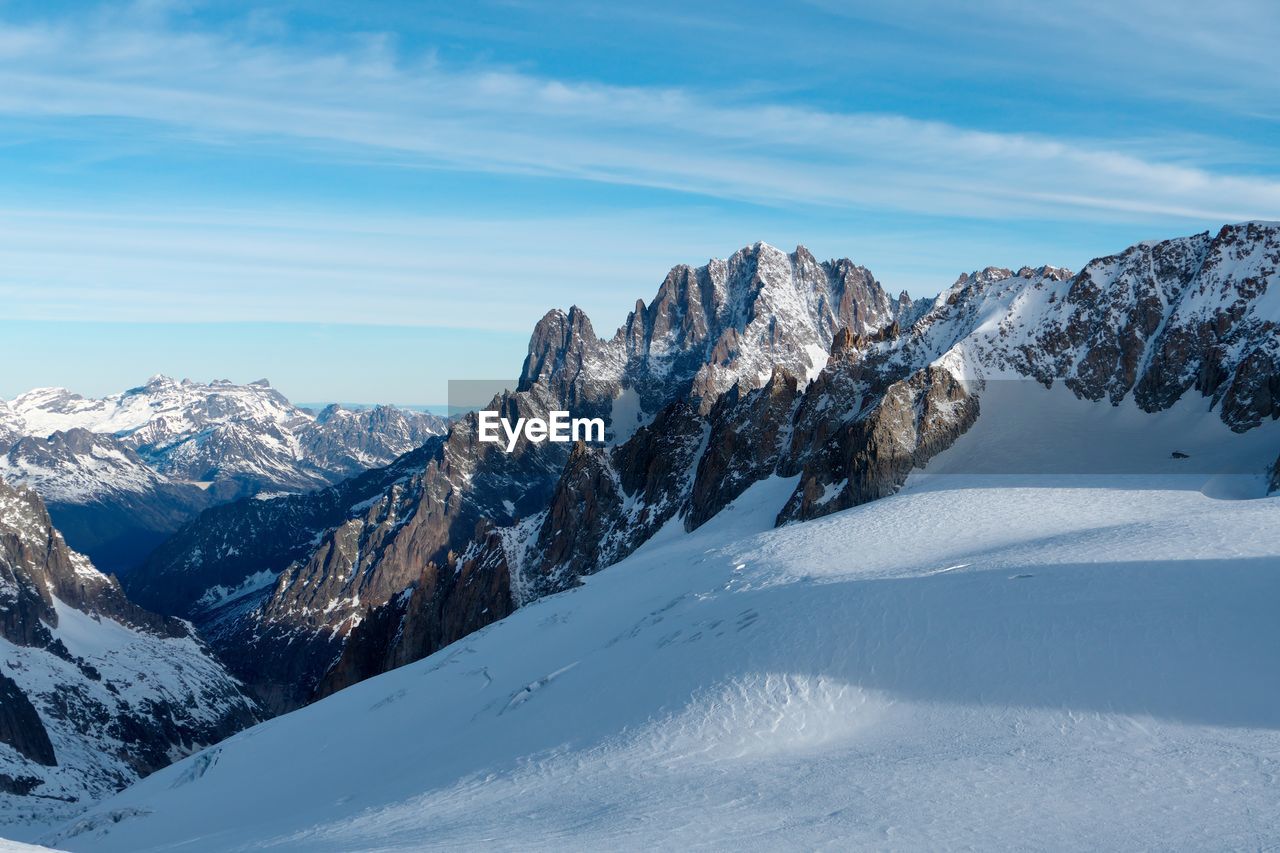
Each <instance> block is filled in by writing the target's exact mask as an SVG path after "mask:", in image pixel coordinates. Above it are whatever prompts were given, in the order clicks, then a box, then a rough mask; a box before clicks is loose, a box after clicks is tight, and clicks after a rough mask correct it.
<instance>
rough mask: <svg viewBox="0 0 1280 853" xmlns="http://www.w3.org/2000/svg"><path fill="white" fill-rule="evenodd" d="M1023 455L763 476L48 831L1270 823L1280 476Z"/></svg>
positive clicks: (1234, 839)
mask: <svg viewBox="0 0 1280 853" xmlns="http://www.w3.org/2000/svg"><path fill="white" fill-rule="evenodd" d="M1025 482H1026V481H1025V478H1017V477H1005V478H998V477H985V478H979V479H975V480H973V482H972V483H970V484H969V485H965V481H964V479H963V478H961V477H955V476H953V477H932V478H925V477H916V478H915V479H914V480H913V481H911V482H910V483H909V484H908V486H907V488H906V489H905V490H904V491H903V492H902V493H900V494H899V495H897V496H894V497H891V498H886V499H884V500H881V501H877V502H875V503H872V504H869V505H866V506H863V507H859V508H856V509H853V510H849V511H846V512H842V513H838V514H835V515H832V516H828V517H826V518H823V519H819V520H817V521H813V522H807V523H804V524H795V525H789V526H786V527H783V528H779V529H770V527H771V525H772V522H773V518H774V515H775V514H776V512H777V509H778V507H779V506H780V505H781V503H782V502H783V500H785V497H786V495H787V494H788V493H789V491H790V489H791V488H792V487H793V486H794V482H793V481H790V480H778V479H775V480H771V481H767V482H765V483H761V484H757V485H756V486H754V487H752V489H751V490H750V491H749V492H748V493H747V494H746V495H744V496H742V497H741V498H739V499H738V500H737V501H735V507H736V509H735V511H734V512H726V513H722V514H721V515H720V516H718V517H717V518H715V519H713V520H712V521H711V522H709V523H708V524H707V525H705V526H704V527H703V528H701V529H700V530H699V531H697V532H695V533H693V534H690V535H686V536H679V535H673V536H664V537H661V539H660V540H659V541H655V542H653V543H650V544H649V545H646V546H645V547H643V548H642V549H641V550H640V551H638V552H637V553H636V554H635V555H633V556H632V557H630V558H629V559H627V560H625V561H624V562H623V563H620V564H619V565H617V566H615V567H613V568H610V569H608V570H606V571H604V572H602V573H600V574H599V575H595V576H592V577H591V578H589V579H588V581H587V583H586V584H585V585H584V586H583V587H581V588H579V589H575V590H573V591H571V592H568V593H563V594H560V595H556V596H552V597H550V598H547V599H543V600H541V601H539V602H536V603H534V604H532V605H530V606H528V607H525V608H523V609H521V610H519V611H517V612H516V613H515V614H514V615H513V616H511V617H509V618H508V619H506V620H504V621H503V622H501V623H498V624H496V625H494V626H491V627H490V628H488V629H486V630H484V631H482V632H479V633H478V634H475V635H472V636H471V637H468V638H467V639H466V640H465V641H463V642H462V643H460V644H455V645H454V646H452V647H450V648H448V649H446V650H443V651H442V652H441V653H439V654H437V655H434V656H432V657H431V658H428V659H427V660H424V661H421V662H419V663H417V664H413V665H410V666H407V667H405V668H403V669H400V670H396V671H394V672H391V673H388V674H386V675H383V676H380V677H378V678H375V679H372V680H370V681H367V682H364V683H362V684H359V685H357V686H355V687H352V688H350V689H348V690H346V691H343V692H342V693H339V694H337V695H335V696H333V697H330V698H329V699H326V700H324V701H322V702H320V703H318V704H316V705H313V706H311V707H309V708H305V709H303V710H301V711H298V712H295V713H293V714H289V715H287V716H285V717H281V718H278V719H275V720H272V721H270V722H268V723H265V724H263V725H261V726H258V727H256V728H254V729H251V730H249V731H247V732H244V733H242V734H240V735H237V736H235V737H233V738H231V739H230V740H228V741H226V742H224V743H222V744H221V745H219V747H218V748H217V750H218V751H217V753H216V756H215V758H214V759H212V760H211V759H209V758H207V757H205V758H203V759H202V758H201V756H200V755H197V756H195V757H193V758H191V759H187V760H185V761H183V762H180V763H178V764H176V765H174V766H173V767H170V768H167V769H165V770H163V771H160V772H159V773H156V774H155V775H153V776H151V777H149V778H148V779H146V780H143V782H141V783H139V784H138V785H136V786H134V787H133V788H131V789H129V790H127V791H125V792H123V793H122V794H120V795H119V796H117V797H115V798H113V799H111V800H108V801H106V802H104V803H102V804H100V805H99V806H97V807H96V808H94V809H92V810H90V812H89V813H88V815H86V816H85V817H84V818H82V820H81V822H80V823H79V824H78V825H77V824H76V823H75V822H73V823H72V824H70V825H69V826H67V827H63V828H61V829H59V830H58V831H56V832H54V833H50V834H47V835H46V836H45V837H44V838H43V839H42V840H43V841H44V843H48V844H52V845H53V846H57V847H59V848H64V849H68V850H85V851H97V850H102V851H108V850H129V851H143V850H159V849H174V848H176V849H182V850H191V851H198V850H210V851H213V850H217V851H223V850H256V849H268V850H289V851H292V850H297V851H347V850H388V851H389V850H421V849H448V850H466V849H495V848H496V849H535V848H560V849H563V848H564V847H565V846H568V845H573V846H575V847H581V848H584V849H606V848H607V849H638V848H651V847H653V846H654V845H655V843H657V844H659V845H660V846H663V847H671V848H717V849H723V848H726V847H735V848H742V849H776V848H779V847H782V848H802V849H850V848H863V847H870V848H894V849H901V848H908V849H953V848H974V847H976V848H986V849H990V848H1008V847H1018V848H1023V849H1056V848H1062V847H1064V846H1065V847H1070V848H1075V849H1087V848H1105V849H1137V848H1152V847H1157V848H1170V847H1175V848H1179V849H1238V848H1249V849H1262V848H1265V847H1266V846H1267V845H1269V844H1273V843H1274V840H1275V839H1276V838H1277V837H1280V782H1278V773H1280V676H1278V675H1277V669H1276V666H1275V652H1276V649H1277V648H1280V620H1277V619H1276V618H1275V605H1276V602H1277V601H1280V498H1275V497H1273V498H1265V499H1257V500H1235V501H1225V500H1217V499H1214V498H1212V497H1209V496H1207V495H1205V494H1202V493H1201V492H1200V491H1198V490H1196V489H1195V488H1192V487H1190V486H1189V484H1188V482H1187V478H1185V477H1184V478H1180V479H1169V478H1163V479H1162V478H1159V477H1154V476H1147V477H1130V478H1118V477H1100V478H1094V479H1082V478H1075V479H1071V478H1058V479H1057V480H1055V481H1054V482H1055V485H1053V486H1041V487H1031V486H1028V485H1026V484H1025ZM459 656H461V657H459ZM463 661H465V666H457V665H451V664H457V663H462V662H463ZM202 755H204V756H208V755H209V753H208V752H206V753H203V754H202ZM116 818H118V822H116Z"/></svg>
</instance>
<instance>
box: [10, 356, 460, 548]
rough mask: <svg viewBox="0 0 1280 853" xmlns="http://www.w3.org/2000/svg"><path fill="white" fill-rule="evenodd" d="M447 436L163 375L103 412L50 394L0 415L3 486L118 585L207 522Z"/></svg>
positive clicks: (429, 420) (409, 418)
mask: <svg viewBox="0 0 1280 853" xmlns="http://www.w3.org/2000/svg"><path fill="white" fill-rule="evenodd" d="M444 429H445V423H444V421H443V420H442V419H440V418H437V417H435V416H434V415H428V414H423V413H417V412H406V411H402V410H400V409H395V408H392V407H388V406H379V407H375V408H372V409H365V410H360V411H352V410H347V409H343V408H341V407H340V406H336V405H335V406H329V407H328V408H326V409H324V410H323V411H322V412H320V413H319V415H315V416H313V415H312V414H311V413H310V412H308V411H306V410H303V409H299V408H297V407H296V406H294V405H292V404H291V403H290V402H289V401H288V400H287V399H285V397H284V396H283V395H282V394H280V393H279V392H278V391H276V390H274V389H273V388H271V387H270V385H269V384H268V383H267V382H266V380H260V381H258V382H255V383H252V384H249V385H234V384H232V383H230V382H225V381H218V382H212V383H209V384H201V383H196V382H191V381H190V380H183V381H181V382H177V381H175V380H172V379H169V378H168V377H164V376H156V377H153V378H152V379H151V380H149V381H148V382H147V383H146V384H145V385H143V386H140V387H138V388H132V389H130V390H128V391H125V392H123V393H121V394H114V395H111V396H108V397H104V398H101V399H89V398H85V397H81V396H79V395H77V394H73V393H71V392H70V391H67V390H66V389H62V388H42V389H36V390H34V391H30V392H28V393H26V394H23V395H21V396H20V397H18V398H16V399H15V400H13V401H12V403H4V404H3V406H0V476H4V477H6V478H8V479H9V480H10V481H11V482H14V483H23V484H25V485H29V486H31V487H32V488H34V489H36V490H37V491H38V492H39V493H40V494H41V496H42V497H43V498H44V499H45V501H46V502H47V504H48V505H49V509H50V512H52V514H53V516H54V518H55V520H56V521H57V523H58V525H59V527H60V529H62V530H63V533H64V535H65V536H67V538H68V540H69V541H70V542H71V543H72V545H73V546H75V547H76V548H78V549H80V550H82V551H84V552H85V553H87V554H88V555H89V556H90V557H91V558H92V559H93V560H94V561H95V563H97V564H98V565H101V566H102V567H104V568H106V569H108V570H111V571H120V572H123V571H127V570H129V569H132V568H133V567H134V566H136V565H137V564H138V563H139V562H141V561H142V559H143V557H145V556H146V555H147V553H149V552H150V551H151V550H152V549H153V548H154V547H155V546H156V545H158V544H159V543H160V542H162V541H163V540H164V539H166V538H168V537H169V536H170V535H172V534H173V533H174V532H175V531H176V530H177V529H178V527H180V526H181V525H182V524H183V523H184V522H185V521H187V520H189V519H191V518H192V517H194V516H195V515H196V514H198V513H199V512H200V511H201V510H203V509H206V508H208V507H210V506H214V505H216V504H220V503H225V502H227V501H230V500H235V499H236V498H239V497H243V496H248V495H254V494H259V493H281V492H305V491H311V490H314V489H317V488H322V487H324V486H326V485H330V484H332V483H335V482H338V481H339V480H342V479H344V478H345V477H348V476H351V475H352V474H356V473H358V472H360V471H363V470H366V469H368V468H374V467H379V466H383V465H387V464H388V463H390V462H391V461H392V460H394V459H395V458H397V457H398V456H400V455H402V454H404V453H406V452H408V451H410V450H412V449H413V448H415V447H418V446H420V445H421V444H422V443H423V442H425V441H426V440H427V439H428V438H429V437H430V436H432V435H436V434H439V433H442V432H444Z"/></svg>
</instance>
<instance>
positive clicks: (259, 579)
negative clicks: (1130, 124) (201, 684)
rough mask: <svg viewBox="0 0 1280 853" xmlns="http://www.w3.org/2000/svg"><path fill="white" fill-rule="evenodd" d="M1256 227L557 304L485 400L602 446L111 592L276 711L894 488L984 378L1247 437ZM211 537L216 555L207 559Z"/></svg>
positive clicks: (1260, 234)
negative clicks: (957, 263)
mask: <svg viewBox="0 0 1280 853" xmlns="http://www.w3.org/2000/svg"><path fill="white" fill-rule="evenodd" d="M1278 232H1280V229H1278V228H1277V226H1275V225H1263V224H1256V223H1255V224H1245V225H1239V226H1228V227H1227V228H1224V229H1222V231H1221V232H1220V233H1218V234H1217V235H1210V234H1200V235H1196V236H1193V237H1187V238H1180V239H1176V240H1169V241H1164V242H1161V243H1146V244H1141V245H1139V246H1135V247H1133V248H1131V249H1129V250H1126V251H1125V252H1123V253H1121V254H1119V255H1115V256H1109V257H1106V258H1100V259H1097V260H1095V261H1092V262H1091V263H1090V264H1088V265H1087V266H1086V267H1085V268H1084V270H1082V271H1081V272H1080V273H1078V274H1073V273H1071V272H1069V271H1067V270H1062V269H1058V268H1053V267H1040V268H1035V269H1033V268H1023V269H1021V270H1018V271H1017V272H1014V271H1011V270H1007V269H1002V268H988V269H985V270H982V271H980V272H975V273H972V274H968V275H964V276H961V277H960V279H959V280H957V282H956V283H955V284H954V285H952V286H951V287H950V288H947V289H946V290H944V291H943V292H942V293H941V294H940V295H939V296H938V297H937V299H935V300H931V301H919V302H913V301H912V300H910V299H909V298H907V297H906V296H905V295H903V296H901V297H898V298H897V299H895V298H892V297H890V296H889V295H888V294H887V293H886V292H885V291H884V289H883V288H882V287H881V286H880V285H879V284H878V283H877V282H876V281H875V279H874V277H873V276H872V275H871V274H870V273H869V272H867V271H866V270H865V269H864V268H862V267H858V266H856V265H854V264H852V263H850V262H848V261H836V262H826V263H818V262H816V260H815V259H814V258H813V257H812V256H811V255H810V254H809V253H808V252H807V251H806V250H804V249H798V250H797V251H796V252H794V253H792V254H789V255H788V254H785V253H783V252H780V251H778V250H776V249H773V248H772V247H769V246H766V245H763V244H757V245H755V246H751V247H748V248H746V249H743V250H741V251H739V252H737V253H735V254H734V255H733V256H731V257H730V259H729V260H727V261H712V262H711V263H709V264H708V265H706V266H704V267H700V268H696V269H695V268H690V267H683V266H681V267H676V268H675V269H673V270H672V271H671V273H670V274H669V275H668V276H667V277H666V279H665V280H664V281H663V282H662V284H661V286H660V288H659V290H658V293H657V295H656V296H655V297H654V299H653V300H652V301H651V302H650V303H648V304H647V305H646V304H643V303H641V304H638V305H637V307H636V310H635V311H633V312H632V313H631V315H630V316H629V317H628V319H627V321H626V322H625V323H624V325H623V326H622V327H621V328H620V329H619V330H618V331H617V333H616V334H615V335H614V336H613V337H612V338H610V339H607V340H605V339H601V338H598V337H596V335H595V332H594V331H593V329H592V326H591V324H590V322H589V320H588V319H587V318H586V316H585V315H584V314H583V313H582V312H581V311H580V310H578V309H576V308H574V309H571V310H570V311H568V312H567V313H566V312H560V311H553V312H551V313H549V314H548V315H546V316H545V317H544V318H543V319H542V320H541V321H540V322H539V323H538V325H537V327H536V328H535V330H534V333H533V336H532V340H531V342H530V347H529V355H528V357H527V359H526V360H525V363H524V367H523V369H522V373H521V379H520V383H519V386H518V388H517V390H516V391H515V392H513V393H511V394H507V395H503V396H501V397H499V398H498V399H495V400H494V402H493V403H492V404H491V406H490V408H495V409H501V410H502V412H503V413H504V415H506V416H508V417H512V418H514V417H515V416H518V415H519V416H529V415H535V414H537V415H545V413H546V412H547V411H549V410H550V409H570V410H572V411H573V412H574V413H575V414H587V415H599V416H601V417H605V418H606V419H607V420H608V422H609V441H608V442H606V444H604V445H587V444H579V445H577V446H572V447H570V446H567V445H555V444H538V445H534V444H529V443H527V442H524V441H521V442H520V443H519V444H518V445H517V447H516V449H515V452H513V453H511V454H507V453H506V452H505V451H503V450H502V449H501V448H500V447H498V446H497V445H491V444H482V443H480V442H478V440H477V437H476V422H475V419H474V417H471V418H464V419H461V420H459V421H458V422H456V423H454V424H453V425H452V426H451V428H450V430H449V432H448V434H447V435H446V436H443V437H441V438H439V439H434V440H432V441H431V442H429V443H428V444H427V445H426V446H424V447H423V448H421V449H420V450H417V451H414V453H412V454H409V455H408V456H405V457H402V459H401V460H399V461H398V462H397V463H396V464H395V465H393V466H391V467H390V468H387V469H383V470H382V471H380V472H370V473H369V474H366V475H364V476H363V477H362V478H356V480H354V481H351V483H358V484H359V485H348V484H342V485H339V486H337V487H334V488H332V489H328V490H324V491H322V492H317V493H315V494H314V495H309V496H303V497H299V498H289V499H281V500H275V501H265V502H258V504H257V505H250V504H248V503H247V502H246V503H239V504H235V505H232V506H229V507H225V508H221V509H220V510H213V511H210V512H209V513H206V514H205V515H204V516H202V517H201V518H199V519H197V520H196V521H195V522H193V523H192V524H190V525H188V527H187V528H185V529H184V531H183V532H182V533H180V534H179V536H178V537H177V538H176V539H175V540H174V541H173V542H172V543H170V545H168V546H166V548H164V549H162V550H161V552H158V554H157V556H156V558H155V559H153V560H152V561H151V562H150V563H149V564H148V566H147V567H146V569H145V570H144V571H142V572H140V573H139V574H138V575H137V576H136V578H132V579H131V580H130V583H131V584H135V585H136V588H137V589H138V590H139V594H140V595H141V594H142V590H144V589H160V588H161V586H162V585H167V588H170V589H173V590H178V592H177V593H175V594H173V595H171V596H169V597H168V598H166V599H164V600H163V601H161V600H160V599H149V598H147V597H146V596H145V595H144V597H143V600H144V601H154V602H155V606H161V605H163V609H165V611H166V612H173V613H179V614H182V615H184V616H188V617H189V618H193V619H195V620H196V621H197V624H200V625H201V626H202V630H205V631H206V632H207V634H208V636H210V638H211V641H212V642H213V643H214V644H215V645H216V646H217V647H218V649H219V651H220V653H221V654H222V655H223V656H224V658H225V659H227V660H228V661H229V662H231V665H232V667H233V671H235V672H237V674H239V675H241V676H242V677H244V678H245V679H246V680H247V681H248V682H249V684H250V686H251V687H252V688H253V689H254V690H255V691H256V695H257V696H258V697H259V698H261V699H262V700H263V701H264V702H266V703H267V705H268V706H269V708H270V709H271V710H273V711H280V710H286V709H288V708H290V707H296V706H297V705H298V704H302V703H304V702H306V701H309V700H310V699H311V698H314V697H315V696H317V695H323V694H325V693H328V692H331V691H332V690H335V689H339V688H341V687H343V686H345V685H348V684H351V683H353V682H354V681H357V680H359V679H361V678H364V677H368V676H370V675H373V674H376V673H378V672H381V671H384V670H385V669H386V668H388V667H391V666H398V665H400V664H403V663H406V662H409V661H411V660H414V659H417V658H419V657H422V656H424V655H426V654H429V653H431V652H432V651H434V650H435V649H437V648H439V647H440V646H441V645H443V644H447V643H449V642H453V641H455V640H457V639H459V638H461V637H463V636H465V635H466V634H467V633H469V632H471V631H474V630H477V629H479V628H481V627H483V626H484V625H485V624H488V623H489V622H491V621H493V620H495V619H498V618H501V617H502V616H503V615H505V614H506V613H508V612H510V610H511V609H512V608H513V607H518V606H520V605H522V604H524V603H527V602H529V601H531V600H534V599H537V598H538V597H540V596H543V595H546V594H549V593H553V592H556V591H559V590H563V589H568V588H570V587H572V586H574V585H575V584H576V583H578V581H579V579H580V578H581V577H583V576H585V575H588V574H591V573H592V572H595V571H598V570H599V569H601V568H603V567H605V566H607V565H609V564H611V563H613V562H616V561H617V560H619V559H621V558H622V557H624V556H626V555H627V554H629V553H630V552H631V551H633V550H634V549H635V548H637V547H639V545H641V544H643V542H644V541H646V540H647V539H648V538H650V537H651V536H653V535H654V534H655V533H656V532H657V531H659V530H661V529H663V528H664V527H666V526H669V525H675V526H676V527H678V528H684V529H692V528H694V527H697V526H698V525H700V524H703V523H705V522H706V521H707V520H708V519H710V518H712V517H714V516H715V515H716V514H717V513H719V512H723V511H726V510H727V509H728V508H729V507H731V506H732V504H733V501H734V500H735V499H736V498H737V497H738V496H739V495H740V494H741V493H742V492H743V491H744V490H745V489H746V488H747V487H748V486H749V485H750V484H751V483H753V482H756V481H758V480H760V479H764V478H767V477H773V476H780V477H787V478H794V480H795V486H794V492H793V494H792V495H791V498H790V500H789V501H788V502H787V503H786V506H785V507H784V508H783V510H782V512H781V513H780V515H779V519H778V520H779V523H784V522H786V521H789V520H793V519H803V518H812V517H815V516H820V515H824V514H826V513H830V512H834V511H837V510H839V509H843V508H846V507H849V506H853V505H855V504H858V503H862V502H865V501H868V500H874V499H876V498H879V497H883V496H885V495H889V494H892V493H893V492H894V491H895V490H897V489H898V488H899V487H900V486H901V485H902V483H903V482H904V481H905V479H906V478H907V476H908V475H909V474H910V473H911V471H913V470H917V469H919V468H921V467H923V466H925V465H927V464H928V462H929V460H930V459H931V458H932V457H933V456H935V455H936V454H937V453H939V452H940V451H942V450H945V449H946V448H948V447H950V446H951V445H952V444H953V443H954V442H955V441H956V440H957V438H958V437H959V436H961V435H963V434H965V432H966V431H967V430H969V429H970V428H971V427H972V425H973V424H974V423H976V422H977V421H978V420H979V419H980V418H982V417H983V415H982V398H983V394H984V390H985V389H986V388H988V387H989V383H991V382H997V381H1013V382H1019V383H1025V384H1027V385H1054V384H1055V383H1056V384H1058V385H1061V386H1062V387H1065V388H1067V389H1069V391H1070V393H1072V394H1074V395H1075V396H1076V397H1078V398H1079V399H1081V400H1085V401H1099V402H1101V403H1102V404H1104V405H1110V404H1115V403H1121V402H1125V401H1129V402H1131V403H1133V404H1136V405H1137V407H1138V408H1139V409H1140V410H1142V411H1148V412H1153V411H1161V410H1164V409H1167V408H1169V407H1171V406H1173V405H1175V404H1177V403H1178V402H1180V401H1188V402H1187V404H1188V405H1195V406H1200V407H1202V408H1203V411H1204V413H1205V415H1204V416H1205V417H1209V418H1215V419H1218V420H1221V421H1222V422H1223V423H1225V424H1226V425H1227V426H1229V427H1230V428H1231V429H1232V430H1236V431H1238V432H1243V431H1248V430H1251V429H1254V428H1257V427H1258V426H1260V425H1262V424H1268V423H1270V422H1272V421H1274V420H1275V419H1276V417H1277V415H1280V409H1277V403H1276V401H1277V399H1278V396H1277V388H1276V381H1277V375H1278V374H1277V364H1280V352H1278V350H1277V346H1278V345H1280V344H1278V341H1280V336H1278V335H1277V321H1278V320H1280V301H1277V296H1280V278H1278V276H1277V267H1278V266H1280V264H1278V262H1277V259H1278V257H1280V254H1278V250H1280V236H1278ZM1196 401H1198V402H1196ZM224 528H225V529H230V530H234V531H236V534H235V537H234V542H235V544H234V546H227V547H222V548H219V547H209V545H210V543H212V542H213V541H214V540H215V539H216V537H217V535H218V534H217V533H216V531H218V530H220V529H224ZM183 543H186V544H183ZM224 544H225V543H224ZM230 547H234V549H235V554H230V552H229V548H230ZM160 579H166V580H164V581H163V584H162V582H161V580H160ZM215 579H216V586H217V589H214V587H213V583H212V582H213V581H214V580H215ZM225 590H235V591H236V592H235V593H234V594H233V595H232V597H231V598H230V599H226V596H225V595H223V592H220V591H225ZM211 596H212V598H211ZM224 599H226V601H233V602H234V604H229V603H226V601H224ZM210 600H216V601H219V602H222V603H219V604H217V605H216V606H214V607H209V606H208V602H209V601H210ZM202 602H203V603H202ZM335 661H336V662H335ZM252 662H256V663H252Z"/></svg>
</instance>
